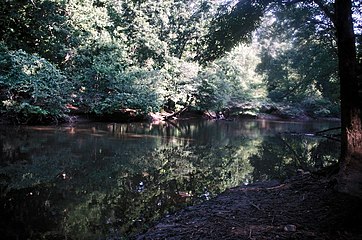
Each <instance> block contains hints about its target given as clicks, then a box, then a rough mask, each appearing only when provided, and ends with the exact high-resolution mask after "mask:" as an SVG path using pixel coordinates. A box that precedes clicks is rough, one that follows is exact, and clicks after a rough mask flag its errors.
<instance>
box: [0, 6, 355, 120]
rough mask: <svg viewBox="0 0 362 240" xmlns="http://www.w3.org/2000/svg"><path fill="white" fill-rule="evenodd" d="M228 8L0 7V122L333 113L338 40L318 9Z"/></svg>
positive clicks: (337, 103)
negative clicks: (187, 113)
mask: <svg viewBox="0 0 362 240" xmlns="http://www.w3.org/2000/svg"><path fill="white" fill-rule="evenodd" d="M237 2H238V1H212V0H194V1H189V0H167V1H152V0H133V1H132V0H128V1H127V0H124V1H115V0H68V1H65V0H37V1H32V0H20V1H13V0H4V1H1V3H0V12H1V15H0V24H1V28H0V52H1V53H0V65H1V67H0V100H1V104H0V112H1V115H2V119H3V120H4V119H6V120H7V121H12V122H15V123H39V122H58V121H69V119H70V116H71V114H73V113H77V114H89V115H92V116H105V115H107V116H115V115H117V114H121V113H125V112H126V113H127V114H128V115H132V116H133V117H139V118H144V116H146V115H147V114H148V113H151V112H160V111H168V112H176V111H180V110H182V109H185V108H187V109H188V110H193V111H198V112H205V111H209V112H216V113H218V112H223V111H226V110H228V111H229V110H230V109H232V110H234V112H236V113H237V114H249V115H257V114H260V113H277V114H279V115H282V116H285V117H312V118H319V117H339V116H340V96H339V77H338V56H337V51H336V49H337V43H336V35H335V29H334V27H333V24H332V22H331V19H330V18H328V16H326V15H325V14H324V12H323V9H321V8H320V7H319V6H318V5H317V4H314V5H313V4H310V3H309V1H307V2H308V3H303V2H300V3H297V4H290V5H288V4H282V5H281V4H277V3H276V4H268V8H267V9H266V10H265V9H261V7H260V6H259V5H258V4H257V3H253V1H251V2H252V3H251V4H250V5H248V6H244V8H243V9H245V13H243V14H240V13H239V14H238V15H237V16H234V15H233V12H234V11H233V10H234V9H235V8H236V6H237ZM248 2H249V1H245V4H247V3H248ZM276 2H277V1H276ZM354 2H355V3H354V4H355V6H354V7H353V11H354V13H355V14H354V17H355V19H354V20H355V34H356V37H357V38H356V39H357V54H358V60H359V66H361V63H362V47H361V46H362V37H361V28H362V26H361V19H360V8H361V6H358V3H356V1H354ZM241 3H242V2H241ZM239 5H240V3H239ZM265 11H266V14H264V12H265ZM235 33H236V36H235V35H233V34H235ZM220 36H225V37H223V38H220ZM235 38H238V41H235ZM220 39H222V40H220ZM239 40H241V41H239ZM236 42H237V43H236ZM358 71H359V72H361V68H359V69H358ZM113 120H116V119H113Z"/></svg>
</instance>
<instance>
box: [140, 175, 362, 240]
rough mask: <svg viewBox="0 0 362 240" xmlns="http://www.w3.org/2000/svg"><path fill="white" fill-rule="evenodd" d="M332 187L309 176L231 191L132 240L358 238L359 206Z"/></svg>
mask: <svg viewBox="0 0 362 240" xmlns="http://www.w3.org/2000/svg"><path fill="white" fill-rule="evenodd" d="M335 184H336V182H335V180H334V178H330V177H329V178H326V177H321V176H318V175H315V174H309V173H307V174H301V175H299V176H297V177H295V178H293V179H291V180H288V181H286V182H283V183H279V182H276V181H272V182H266V183H259V184H253V185H249V186H241V187H236V188H232V189H230V190H227V191H226V192H224V193H222V194H220V195H219V196H217V197H216V198H214V199H212V200H210V201H206V202H204V203H202V204H200V205H196V206H191V207H188V208H186V209H183V210H181V211H179V212H177V213H175V214H173V215H171V216H167V217H165V218H164V219H162V220H161V221H159V222H158V223H157V224H155V225H154V226H153V227H151V228H150V229H149V230H148V231H147V232H145V233H143V234H141V235H139V236H137V237H135V239H362V228H361V226H362V201H361V199H358V198H354V197H351V196H348V195H345V194H341V193H338V192H336V190H335Z"/></svg>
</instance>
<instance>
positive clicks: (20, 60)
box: [0, 44, 70, 123]
mask: <svg viewBox="0 0 362 240" xmlns="http://www.w3.org/2000/svg"><path fill="white" fill-rule="evenodd" d="M0 45H1V46H0V69H1V70H0V100H1V102H0V111H1V113H2V115H3V117H5V118H8V119H10V120H11V121H14V122H16V123H38V122H50V121H58V120H60V119H64V117H65V116H66V113H67V108H66V107H65V104H66V101H67V98H68V96H69V89H70V86H69V83H68V82H67V79H66V78H65V77H64V76H63V74H62V73H61V72H60V71H59V70H58V69H57V68H56V67H55V66H54V65H53V64H51V63H50V62H48V61H47V60H45V59H43V58H40V57H39V56H38V55H35V54H28V53H26V52H24V51H23V50H17V51H8V50H7V49H6V47H5V46H4V45H3V44H0Z"/></svg>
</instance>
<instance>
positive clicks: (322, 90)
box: [258, 5, 339, 117]
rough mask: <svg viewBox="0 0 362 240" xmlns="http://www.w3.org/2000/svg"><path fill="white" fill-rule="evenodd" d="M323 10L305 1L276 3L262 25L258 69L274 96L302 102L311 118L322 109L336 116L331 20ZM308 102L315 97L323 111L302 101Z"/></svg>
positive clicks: (337, 101) (272, 97)
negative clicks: (312, 108) (324, 14)
mask: <svg viewBox="0 0 362 240" xmlns="http://www.w3.org/2000/svg"><path fill="white" fill-rule="evenodd" d="M321 14H322V13H321V12H320V10H319V9H318V8H311V7H307V6H305V5H297V6H294V5H293V6H292V7H291V6H284V7H283V6H278V7H276V8H274V10H272V11H270V12H269V15H268V16H267V17H266V18H265V20H264V24H263V25H262V27H261V28H260V29H259V30H258V40H259V42H260V43H261V45H262V50H261V51H262V55H261V60H262V61H261V63H260V64H259V66H258V71H259V72H260V73H262V74H264V76H265V82H266V85H267V89H268V96H269V98H270V99H271V100H272V101H274V102H280V103H286V104H292V105H295V106H297V107H302V108H303V109H304V110H305V113H306V114H307V115H309V116H313V117H315V116H317V115H319V114H318V113H320V116H326V115H328V116H330V115H333V116H338V115H339V111H338V110H337V111H336V109H338V105H339V78H338V72H337V69H338V62H337V53H336V48H335V41H334V37H333V32H332V29H331V28H330V25H331V23H330V21H328V20H327V19H325V18H322V17H321ZM300 19H303V21H301V20H300ZM317 19H318V21H317ZM316 22H318V23H317V24H316ZM311 99H313V100H311ZM308 101H309V102H311V101H313V104H314V105H316V106H315V107H316V108H317V107H318V106H317V105H318V103H320V104H321V105H319V108H321V111H319V112H318V111H315V110H311V108H310V105H309V104H303V103H302V102H305V103H307V102H308ZM300 103H302V104H300ZM326 103H328V104H326ZM322 109H324V110H322ZM328 112H329V113H330V114H328Z"/></svg>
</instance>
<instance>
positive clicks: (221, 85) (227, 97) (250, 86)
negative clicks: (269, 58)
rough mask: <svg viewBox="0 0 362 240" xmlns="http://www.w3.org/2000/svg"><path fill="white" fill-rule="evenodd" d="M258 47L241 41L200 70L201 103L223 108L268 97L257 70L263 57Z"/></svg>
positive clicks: (219, 109)
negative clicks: (260, 55)
mask: <svg viewBox="0 0 362 240" xmlns="http://www.w3.org/2000/svg"><path fill="white" fill-rule="evenodd" d="M257 51H258V50H257V48H256V47H255V46H254V45H249V46H246V45H240V46H238V47H236V48H235V49H234V50H233V52H231V53H229V54H227V55H226V56H225V57H223V58H221V59H219V60H216V61H215V62H213V63H210V64H209V65H208V66H207V67H205V68H204V69H203V70H202V71H200V73H199V76H198V81H200V85H199V87H198V91H197V93H198V94H197V95H196V96H197V97H196V99H197V106H198V107H200V108H201V109H206V110H207V109H209V110H213V111H221V110H222V109H224V108H228V107H233V106H237V105H239V104H243V103H253V104H255V102H257V101H261V100H262V99H263V98H265V88H264V86H263V82H262V78H261V76H260V75H257V74H256V72H255V68H256V66H257V64H258V63H259V61H260V59H259V58H258V57H257V54H258V52H257Z"/></svg>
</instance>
